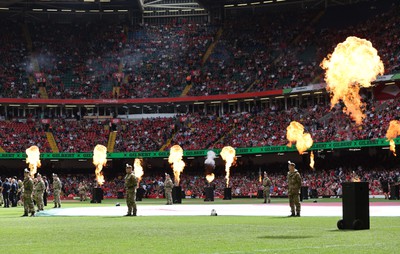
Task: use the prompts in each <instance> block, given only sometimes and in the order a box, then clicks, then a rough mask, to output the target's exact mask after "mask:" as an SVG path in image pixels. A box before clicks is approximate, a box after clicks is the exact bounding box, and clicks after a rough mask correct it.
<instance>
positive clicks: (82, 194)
mask: <svg viewBox="0 0 400 254" xmlns="http://www.w3.org/2000/svg"><path fill="white" fill-rule="evenodd" d="M79 198H80V200H81V201H86V199H87V196H86V191H80V192H79Z"/></svg>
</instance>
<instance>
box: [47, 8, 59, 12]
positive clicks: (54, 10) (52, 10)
mask: <svg viewBox="0 0 400 254" xmlns="http://www.w3.org/2000/svg"><path fill="white" fill-rule="evenodd" d="M47 11H51V12H56V11H58V10H57V9H47Z"/></svg>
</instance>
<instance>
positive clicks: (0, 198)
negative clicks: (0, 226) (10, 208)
mask: <svg viewBox="0 0 400 254" xmlns="http://www.w3.org/2000/svg"><path fill="white" fill-rule="evenodd" d="M3 204H4V199H3V194H1V193H0V205H3Z"/></svg>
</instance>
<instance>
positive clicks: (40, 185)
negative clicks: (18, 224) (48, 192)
mask: <svg viewBox="0 0 400 254" xmlns="http://www.w3.org/2000/svg"><path fill="white" fill-rule="evenodd" d="M36 179H37V183H36V184H35V186H34V188H33V193H34V194H33V196H34V197H35V201H36V205H37V207H38V210H37V211H38V212H39V211H43V210H44V206H43V193H44V191H45V189H46V185H45V184H44V181H43V179H42V175H41V174H39V173H38V174H37V175H36Z"/></svg>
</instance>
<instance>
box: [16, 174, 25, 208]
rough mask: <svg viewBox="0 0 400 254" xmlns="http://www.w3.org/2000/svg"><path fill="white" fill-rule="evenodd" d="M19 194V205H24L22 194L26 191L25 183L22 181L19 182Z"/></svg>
mask: <svg viewBox="0 0 400 254" xmlns="http://www.w3.org/2000/svg"><path fill="white" fill-rule="evenodd" d="M17 184H18V192H17V205H21V206H22V205H23V201H22V199H21V197H22V193H23V191H24V183H23V182H22V181H21V180H18V183H17Z"/></svg>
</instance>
